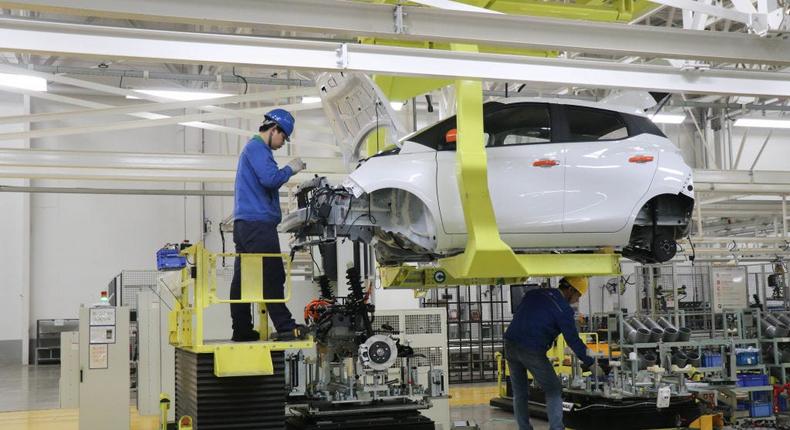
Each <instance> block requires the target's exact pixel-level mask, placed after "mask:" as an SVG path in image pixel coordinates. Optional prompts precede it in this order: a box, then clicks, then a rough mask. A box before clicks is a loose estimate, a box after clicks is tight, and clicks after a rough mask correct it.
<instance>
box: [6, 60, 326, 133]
mask: <svg viewBox="0 0 790 430" xmlns="http://www.w3.org/2000/svg"><path fill="white" fill-rule="evenodd" d="M20 73H24V71H20ZM0 87H2V84H0ZM317 95H318V91H317V90H316V89H315V88H309V87H302V88H293V89H289V90H278V91H267V92H258V93H250V94H240V95H234V96H229V97H223V98H220V99H212V100H190V101H179V102H166V103H136V104H133V105H129V106H116V107H109V108H94V109H80V110H73V111H66V112H47V113H38V114H32V115H14V116H1V117H0V124H15V123H23V122H30V123H32V122H40V121H62V120H69V119H73V118H82V119H84V118H87V117H93V116H106V115H121V114H130V113H142V112H158V111H164V110H178V109H188V108H200V107H201V106H207V105H227V104H237V103H245V102H254V101H271V100H277V99H280V98H288V97H302V96H317ZM240 113H246V112H245V111H240ZM255 119H258V120H260V119H261V118H260V116H258V117H257V118H255Z"/></svg>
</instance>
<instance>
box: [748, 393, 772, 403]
mask: <svg viewBox="0 0 790 430" xmlns="http://www.w3.org/2000/svg"><path fill="white" fill-rule="evenodd" d="M772 400H773V392H771V391H756V392H754V393H752V401H754V402H760V403H771V401H772Z"/></svg>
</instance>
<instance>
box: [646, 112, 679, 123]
mask: <svg viewBox="0 0 790 430" xmlns="http://www.w3.org/2000/svg"><path fill="white" fill-rule="evenodd" d="M650 119H651V120H653V122H654V123H656V124H682V123H683V121H685V120H686V115H685V114H682V113H680V114H674V113H657V114H655V115H652V116H651V117H650Z"/></svg>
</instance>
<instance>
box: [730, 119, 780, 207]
mask: <svg viewBox="0 0 790 430" xmlns="http://www.w3.org/2000/svg"><path fill="white" fill-rule="evenodd" d="M746 130H749V132H748V135H747V137H746V143H745V144H744V146H743V153H742V154H741V159H740V162H739V163H738V165H737V166H736V168H737V169H738V170H749V169H750V168H751V166H752V163H753V162H754V160H755V158H756V157H757V154H758V153H759V152H760V148H761V147H762V145H763V142H765V140H766V138H767V137H768V134H769V133H770V130H769V129H765V128H752V129H746V128H738V127H733V129H732V146H733V155H732V159H733V161H734V160H735V159H736V158H737V155H738V147H739V145H740V142H741V139H742V138H743V135H744V133H745V132H746ZM788 141H790V130H782V129H775V130H773V133H772V134H771V137H770V139H769V140H768V143H767V144H766V145H765V149H764V150H763V153H762V155H761V156H760V159H759V160H758V161H757V164H756V165H755V166H754V169H755V170H788V169H790V164H788V159H790V147H788V145H787V142H788ZM780 215H781V214H780Z"/></svg>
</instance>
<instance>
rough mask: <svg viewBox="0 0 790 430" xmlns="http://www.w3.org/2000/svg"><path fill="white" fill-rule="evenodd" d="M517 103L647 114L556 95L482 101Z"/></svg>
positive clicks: (626, 107) (410, 135)
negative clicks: (559, 105)
mask: <svg viewBox="0 0 790 430" xmlns="http://www.w3.org/2000/svg"><path fill="white" fill-rule="evenodd" d="M517 103H548V104H561V105H566V106H582V107H589V108H595V109H604V110H610V111H615V112H620V113H627V114H630V115H637V116H642V117H647V115H645V113H644V112H643V111H642V110H641V109H639V108H638V107H634V106H623V105H617V104H609V103H601V102H593V101H588V100H579V99H571V98H558V97H556V98H552V97H508V98H504V97H501V98H496V99H492V100H488V101H486V102H484V103H483V105H484V106H485V105H488V104H504V105H509V104H517ZM453 116H455V115H453ZM448 118H449V117H448ZM438 122H441V121H437V122H433V123H431V124H428V125H426V126H425V127H423V128H421V129H419V130H417V131H414V132H411V133H409V134H407V135H406V136H403V137H402V138H400V142H406V141H408V140H409V139H411V138H412V137H414V136H416V135H418V134H420V133H422V132H423V131H425V130H427V129H429V128H431V127H433V126H434V125H436V124H437V123H438Z"/></svg>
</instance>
